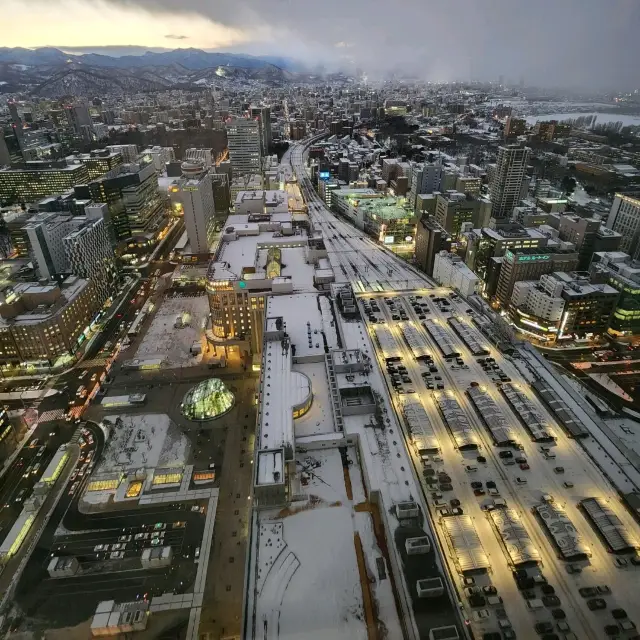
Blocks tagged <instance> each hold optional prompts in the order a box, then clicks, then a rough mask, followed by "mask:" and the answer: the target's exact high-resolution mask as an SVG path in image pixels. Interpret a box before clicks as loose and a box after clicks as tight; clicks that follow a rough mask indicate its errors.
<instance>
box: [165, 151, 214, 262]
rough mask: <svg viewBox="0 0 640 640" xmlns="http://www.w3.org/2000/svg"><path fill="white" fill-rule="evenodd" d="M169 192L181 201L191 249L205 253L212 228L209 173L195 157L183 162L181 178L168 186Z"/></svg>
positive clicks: (211, 189) (211, 190)
mask: <svg viewBox="0 0 640 640" xmlns="http://www.w3.org/2000/svg"><path fill="white" fill-rule="evenodd" d="M174 189H175V190H174ZM171 196H172V198H175V199H176V200H177V201H179V202H180V204H181V205H182V211H183V213H184V225H185V228H186V230H187V235H188V238H189V244H190V245H191V252H192V253H195V254H206V253H209V247H210V245H211V243H212V242H213V235H214V232H215V214H216V210H215V203H214V199H213V186H212V182H211V175H210V174H209V172H208V171H206V170H205V168H204V165H203V164H202V163H200V162H195V161H193V162H183V163H182V178H181V179H180V180H179V181H178V182H177V183H176V185H175V186H174V187H171Z"/></svg>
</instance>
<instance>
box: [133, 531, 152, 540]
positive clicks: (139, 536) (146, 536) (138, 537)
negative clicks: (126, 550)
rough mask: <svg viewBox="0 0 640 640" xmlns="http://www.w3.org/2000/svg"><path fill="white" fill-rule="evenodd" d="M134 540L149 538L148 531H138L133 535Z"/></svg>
mask: <svg viewBox="0 0 640 640" xmlns="http://www.w3.org/2000/svg"><path fill="white" fill-rule="evenodd" d="M133 539H134V540H148V539H149V534H148V533H144V532H142V531H141V532H140V533H136V534H135V535H134V536H133Z"/></svg>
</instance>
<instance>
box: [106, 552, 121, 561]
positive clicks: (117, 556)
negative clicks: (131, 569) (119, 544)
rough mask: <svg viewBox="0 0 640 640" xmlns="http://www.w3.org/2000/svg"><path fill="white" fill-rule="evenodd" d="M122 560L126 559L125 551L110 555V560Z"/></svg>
mask: <svg viewBox="0 0 640 640" xmlns="http://www.w3.org/2000/svg"><path fill="white" fill-rule="evenodd" d="M121 558H124V551H112V552H111V553H110V554H109V559H110V560H120V559H121Z"/></svg>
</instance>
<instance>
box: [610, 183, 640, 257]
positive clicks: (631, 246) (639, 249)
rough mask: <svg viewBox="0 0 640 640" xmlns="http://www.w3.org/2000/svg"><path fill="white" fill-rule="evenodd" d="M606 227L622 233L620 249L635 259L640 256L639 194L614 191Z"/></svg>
mask: <svg viewBox="0 0 640 640" xmlns="http://www.w3.org/2000/svg"><path fill="white" fill-rule="evenodd" d="M607 227H609V229H613V230H614V231H617V232H618V233H619V234H621V235H622V240H621V241H620V251H624V252H625V253H628V254H629V255H630V256H631V257H632V259H633V260H637V259H638V258H639V257H640V194H638V193H633V194H624V193H616V195H615V198H614V200H613V205H612V206H611V211H610V212H609V217H608V218H607Z"/></svg>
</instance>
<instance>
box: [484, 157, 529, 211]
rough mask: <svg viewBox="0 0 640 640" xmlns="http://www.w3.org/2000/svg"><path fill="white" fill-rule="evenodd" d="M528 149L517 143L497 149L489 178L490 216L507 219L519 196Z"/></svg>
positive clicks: (527, 158) (527, 159)
mask: <svg viewBox="0 0 640 640" xmlns="http://www.w3.org/2000/svg"><path fill="white" fill-rule="evenodd" d="M529 153H530V149H528V148H527V147H521V146H519V145H508V146H502V147H500V148H499V150H498V159H497V162H496V169H495V174H494V176H493V178H492V180H491V186H490V194H491V216H492V217H493V218H496V219H502V220H504V219H509V218H510V217H511V214H512V212H513V209H514V208H515V207H516V206H517V205H518V203H519V201H520V197H521V188H522V182H523V180H524V177H525V173H526V170H527V164H528V162H529Z"/></svg>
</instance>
